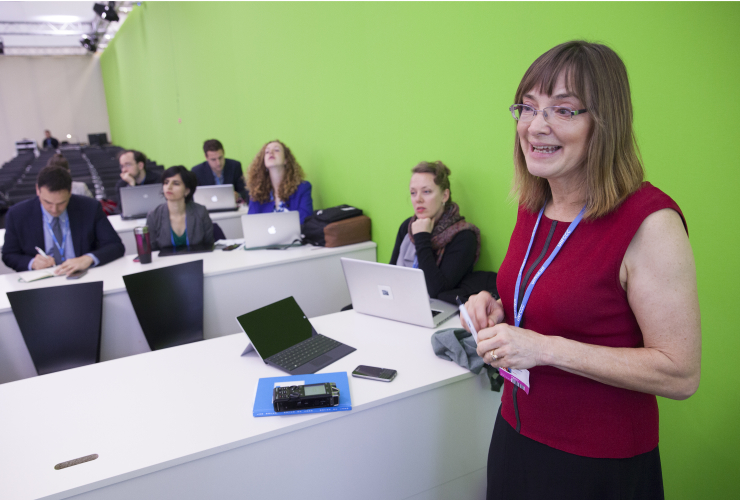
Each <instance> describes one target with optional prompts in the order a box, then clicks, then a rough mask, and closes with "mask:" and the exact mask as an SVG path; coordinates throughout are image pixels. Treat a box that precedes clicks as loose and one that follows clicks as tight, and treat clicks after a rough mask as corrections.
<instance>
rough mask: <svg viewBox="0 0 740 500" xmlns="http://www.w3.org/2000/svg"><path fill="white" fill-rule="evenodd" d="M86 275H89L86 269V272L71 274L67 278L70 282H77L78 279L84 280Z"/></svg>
mask: <svg viewBox="0 0 740 500" xmlns="http://www.w3.org/2000/svg"><path fill="white" fill-rule="evenodd" d="M86 274H87V269H85V270H84V271H75V272H73V273H72V274H70V275H69V276H67V279H68V280H76V279H79V278H82V277H83V276H84V275H86Z"/></svg>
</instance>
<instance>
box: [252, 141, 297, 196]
mask: <svg viewBox="0 0 740 500" xmlns="http://www.w3.org/2000/svg"><path fill="white" fill-rule="evenodd" d="M273 142H277V143H278V144H280V145H281V146H282V147H283V152H284V154H285V173H284V174H283V180H282V181H280V186H278V190H277V196H278V198H280V199H281V200H283V201H288V198H290V195H292V194H293V193H295V191H296V189H298V185H299V184H300V183H301V182H303V179H304V178H305V175H304V174H303V169H302V168H301V166H300V165H299V164H298V161H297V160H296V159H295V156H293V153H292V152H291V151H290V148H289V147H288V146H286V145H285V144H283V143H282V142H280V141H279V140H277V139H275V140H274V141H269V142H267V143H265V145H264V146H262V149H260V151H259V153H257V156H255V157H254V160H252V163H250V164H249V169H248V170H247V189H248V190H249V197H250V198H251V199H253V200H254V201H257V202H259V203H266V202H268V201H270V191H272V182H271V181H270V174H269V173H268V171H267V167H265V149H267V146H268V145H269V144H272V143H273Z"/></svg>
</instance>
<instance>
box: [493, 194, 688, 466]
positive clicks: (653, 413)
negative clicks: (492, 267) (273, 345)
mask: <svg viewBox="0 0 740 500" xmlns="http://www.w3.org/2000/svg"><path fill="white" fill-rule="evenodd" d="M664 208H672V209H673V210H675V211H676V212H678V213H679V215H681V218H682V219H683V214H682V213H681V209H680V208H679V207H678V205H677V204H676V203H675V202H674V201H673V200H672V199H671V198H670V197H669V196H668V195H666V194H665V193H663V192H662V191H660V190H659V189H657V188H656V187H654V186H652V185H651V184H650V183H649V182H645V183H643V185H642V187H641V188H640V189H639V190H638V191H637V192H635V193H633V194H632V195H630V196H629V197H628V198H627V199H626V200H625V201H624V202H623V203H622V204H621V205H620V206H619V207H618V208H617V209H616V210H615V211H613V212H612V213H610V214H608V215H606V216H604V217H602V218H600V219H596V220H593V221H587V220H584V221H581V223H580V224H579V225H578V227H577V228H576V230H575V231H574V232H573V233H572V234H571V235H570V237H569V239H568V240H567V241H566V242H565V244H564V245H563V248H562V249H561V250H560V253H559V254H558V255H557V256H556V257H555V259H554V260H553V261H552V263H551V264H550V266H549V267H548V268H547V270H546V271H545V272H544V274H542V276H541V277H540V279H539V281H538V282H537V284H536V285H535V287H534V289H533V290H532V294H531V296H530V298H529V303H528V304H527V307H526V309H525V310H524V316H523V319H522V324H523V327H524V328H526V329H528V330H533V331H535V332H537V333H541V334H543V335H555V336H560V337H565V338H567V339H571V340H575V341H578V342H584V343H587V344H595V345H602V346H608V347H641V346H642V345H643V340H642V332H641V331H640V327H639V325H638V324H637V320H636V319H635V315H634V314H633V313H632V310H631V309H630V306H629V303H628V302H627V292H625V291H624V290H623V289H622V286H621V284H620V282H619V270H620V266H621V264H622V259H623V258H624V254H625V252H626V251H627V247H628V246H629V244H630V242H631V241H632V238H633V237H634V235H635V233H636V232H637V230H638V228H639V227H640V225H641V224H642V222H643V221H644V220H645V218H646V217H647V216H648V215H650V214H652V213H653V212H657V211H658V210H661V209H664ZM536 221H537V213H531V212H529V211H527V210H526V209H523V208H521V207H520V209H519V213H518V215H517V222H516V226H515V228H514V232H513V233H512V235H511V241H510V242H509V249H508V250H507V252H506V258H505V259H504V261H503V263H502V264H501V269H500V270H499V273H498V279H497V286H498V292H499V294H500V295H501V301H502V303H503V306H504V311H505V313H506V322H507V323H509V324H510V325H513V324H514V310H513V307H514V305H513V304H514V288H515V285H516V279H517V275H518V273H519V268H520V267H521V265H522V260H523V259H524V256H525V254H526V252H527V246H528V245H529V240H530V237H531V236H532V230H533V229H534V225H535V222H536ZM551 224H552V221H551V220H550V219H548V218H547V217H545V216H544V215H543V216H542V220H541V221H540V225H539V228H538V229H537V234H536V236H535V239H534V243H533V244H532V250H531V252H530V254H529V259H528V261H527V265H526V266H525V270H524V273H523V277H522V279H524V276H525V275H526V272H527V270H528V269H529V267H530V266H531V265H532V263H533V262H534V260H535V259H536V258H537V256H539V254H540V253H541V252H542V248H543V247H544V244H545V240H546V239H547V234H548V233H549V231H550V226H551ZM569 225H570V223H569V222H558V224H557V227H556V229H555V233H554V234H553V236H552V240H551V242H550V245H549V248H548V250H547V254H546V256H545V258H543V259H542V262H544V261H545V260H546V259H547V257H549V255H550V253H552V250H553V249H554V248H555V246H556V244H557V242H558V241H559V240H560V238H561V237H562V236H563V233H565V230H566V229H567V228H568V226H569ZM685 225H686V222H685V220H684V226H685ZM541 265H542V263H540V264H539V265H538V266H537V268H536V269H535V272H536V270H537V269H539V267H540V266H541ZM535 272H533V273H532V277H533V276H534V274H535ZM530 281H531V277H530ZM528 284H529V283H527V285H528ZM522 287H525V284H524V283H522ZM529 371H530V379H529V380H530V387H531V389H530V391H529V394H525V393H524V391H521V390H520V391H518V392H517V403H518V409H519V421H520V424H521V428H520V432H521V434H522V435H524V436H527V437H529V438H531V439H534V440H535V441H538V442H540V443H543V444H546V445H548V446H550V447H552V448H556V449H558V450H562V451H565V452H568V453H573V454H575V455H581V456H586V457H594V458H629V457H633V456H635V455H639V454H641V453H646V452H648V451H650V450H652V449H653V448H655V447H656V446H657V445H658V403H657V400H656V398H655V396H654V395H652V394H644V393H640V392H635V391H630V390H627V389H619V388H617V387H612V386H609V385H606V384H602V383H600V382H596V381H595V380H591V379H588V378H585V377H581V376H579V375H575V374H571V373H567V372H565V371H563V370H560V369H558V368H554V367H552V366H537V367H534V368H531V369H530V370H529ZM512 389H513V385H512V384H511V383H510V382H508V381H507V382H506V384H505V387H504V394H503V396H502V408H501V411H502V416H503V417H504V419H506V421H507V422H508V423H509V424H510V425H511V426H512V427H514V428H516V424H517V419H516V414H515V410H514V402H513V398H512Z"/></svg>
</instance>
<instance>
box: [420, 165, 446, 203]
mask: <svg viewBox="0 0 740 500" xmlns="http://www.w3.org/2000/svg"><path fill="white" fill-rule="evenodd" d="M411 174H412V175H413V174H432V175H433V176H434V183H435V184H436V185H437V186H439V189H440V190H441V191H442V192H443V193H444V192H445V189H450V175H452V173H451V172H450V169H449V168H447V165H445V164H444V163H442V162H441V161H423V162H421V163H419V164H418V165H417V166H415V167H414V168H412V169H411ZM450 204H452V190H450V197H449V199H448V200H447V203H445V206H449V205H450Z"/></svg>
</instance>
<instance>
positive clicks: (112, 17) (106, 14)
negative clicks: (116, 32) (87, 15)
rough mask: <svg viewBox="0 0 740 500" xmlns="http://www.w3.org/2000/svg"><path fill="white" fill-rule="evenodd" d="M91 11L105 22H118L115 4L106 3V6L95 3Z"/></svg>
mask: <svg viewBox="0 0 740 500" xmlns="http://www.w3.org/2000/svg"><path fill="white" fill-rule="evenodd" d="M93 10H94V11H95V13H96V14H97V15H99V16H100V17H101V18H102V19H104V20H106V21H110V22H112V23H114V22H116V21H118V19H119V18H118V13H117V12H116V2H108V5H105V4H102V3H96V4H95V5H94V6H93Z"/></svg>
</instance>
